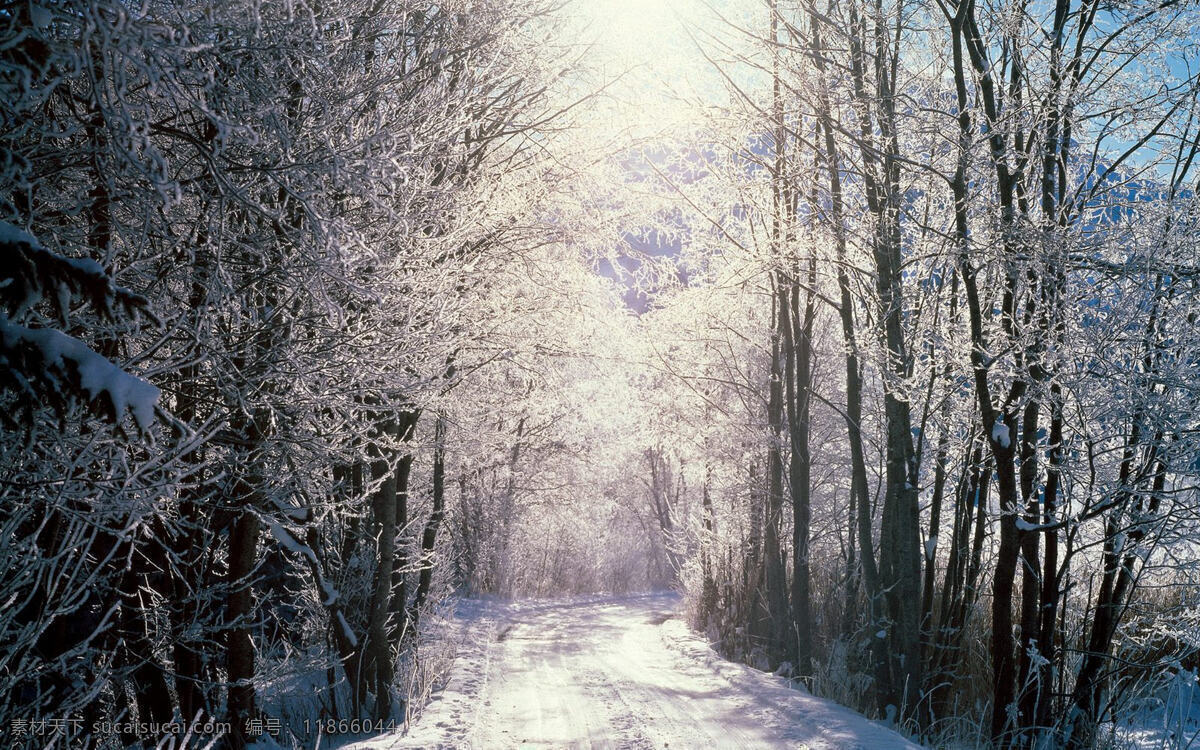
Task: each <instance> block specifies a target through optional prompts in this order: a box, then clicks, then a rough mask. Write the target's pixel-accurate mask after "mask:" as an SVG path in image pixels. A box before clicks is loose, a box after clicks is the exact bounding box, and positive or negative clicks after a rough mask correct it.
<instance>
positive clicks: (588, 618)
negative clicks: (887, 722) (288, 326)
mask: <svg viewBox="0 0 1200 750" xmlns="http://www.w3.org/2000/svg"><path fill="white" fill-rule="evenodd" d="M471 605H472V606H474V607H476V609H475V610H474V611H472V612H471V613H470V614H468V615H467V616H466V622H465V624H464V627H465V635H466V642H465V646H464V647H463V648H462V649H460V652H459V658H458V659H457V660H456V662H455V665H454V668H453V670H452V672H451V676H450V680H449V683H448V684H447V686H446V688H445V690H443V691H442V693H441V694H440V696H439V697H436V698H435V700H434V702H433V703H432V704H431V705H430V706H429V707H428V709H427V710H426V712H425V713H424V715H422V716H421V718H420V719H419V720H418V721H417V722H416V723H415V724H414V726H413V727H412V728H411V731H410V733H409V735H408V736H406V737H400V736H398V735H394V736H390V737H380V738H376V739H374V740H371V741H368V742H362V743H358V744H356V745H354V746H353V747H354V748H357V749H358V750H368V748H369V749H370V750H392V749H395V750H399V749H400V748H433V747H439V748H489V749H490V748H509V747H546V748H551V747H552V748H566V747H578V748H585V747H594V748H759V747H762V748H809V749H811V750H824V749H829V750H833V749H835V748H836V749H837V750H851V749H853V748H863V749H864V750H867V749H869V750H889V749H891V748H915V747H917V746H916V745H913V744H911V743H909V742H907V741H906V740H904V739H902V738H901V737H900V736H899V735H897V734H895V733H893V732H891V731H889V730H887V729H885V728H883V727H882V726H880V725H878V724H875V723H873V722H870V721H867V720H866V719H864V718H863V717H861V716H860V715H858V714H856V713H854V712H852V711H850V710H848V709H846V708H843V707H841V706H838V705H836V704H833V703H829V702H828V701H824V700H821V699H818V698H814V697H812V696H810V695H808V694H806V693H804V692H801V691H797V690H792V689H790V688H788V687H787V686H786V685H785V684H784V682H783V681H782V680H780V679H779V678H776V677H772V676H770V675H766V674H763V673H761V672H758V671H755V670H753V669H750V668H749V667H745V666H742V665H738V664H733V663H730V662H727V661H725V660H723V659H720V658H719V657H717V656H716V655H715V654H714V653H713V652H712V650H711V649H709V648H708V646H707V644H706V643H705V642H704V641H703V640H701V639H700V638H699V637H697V636H695V635H694V634H692V633H691V632H690V631H689V630H688V629H687V627H686V626H685V625H684V624H683V622H682V621H681V620H680V619H679V617H678V615H677V613H676V609H677V607H678V601H677V599H675V598H674V597H672V596H669V595H653V596H642V597H630V598H620V599H605V600H592V601H574V602H550V603H548V602H518V603H512V604H496V603H491V604H487V605H478V604H476V603H471Z"/></svg>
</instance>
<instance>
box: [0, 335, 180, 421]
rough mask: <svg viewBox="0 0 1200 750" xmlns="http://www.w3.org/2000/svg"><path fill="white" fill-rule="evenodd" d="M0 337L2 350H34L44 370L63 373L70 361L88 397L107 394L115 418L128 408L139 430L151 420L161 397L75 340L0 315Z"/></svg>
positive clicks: (137, 379)
mask: <svg viewBox="0 0 1200 750" xmlns="http://www.w3.org/2000/svg"><path fill="white" fill-rule="evenodd" d="M0 337H2V338H3V341H4V348H5V349H14V348H16V347H17V346H19V345H20V344H21V343H22V342H25V343H27V344H31V345H33V346H35V347H37V349H38V351H39V352H40V353H41V355H42V360H43V362H44V364H45V366H46V367H47V368H48V369H49V368H53V369H55V370H59V371H64V370H65V369H66V363H67V362H68V361H69V362H71V363H72V364H73V365H74V366H75V370H76V372H78V374H79V381H80V386H81V387H82V388H83V389H84V390H85V391H87V393H88V397H89V398H92V399H96V398H99V397H100V396H101V394H104V395H107V396H108V399H109V401H110V402H111V403H112V406H113V411H114V413H115V414H116V415H117V418H118V419H120V418H122V417H123V416H124V414H125V410H126V409H128V410H129V412H130V413H131V414H132V415H133V419H134V421H135V422H136V423H137V426H138V428H139V429H141V430H146V429H148V428H149V427H150V425H151V423H152V422H153V421H154V407H155V405H156V404H158V399H159V396H160V395H161V394H160V392H159V390H158V388H156V387H155V386H153V385H151V384H150V383H148V382H146V381H145V380H142V379H141V378H139V377H137V376H135V375H130V374H129V373H127V372H125V371H124V370H122V369H121V368H120V367H117V366H116V365H114V364H113V363H112V362H110V361H109V360H108V359H106V358H105V357H102V356H101V355H99V354H97V353H96V352H94V351H92V350H91V349H90V348H89V347H88V346H87V344H85V343H83V342H82V341H80V340H79V339H77V338H74V337H72V336H68V335H67V334H65V333H63V332H62V331H56V330H54V329H53V328H26V327H25V326H22V325H18V324H16V323H13V322H12V321H10V320H9V319H8V318H7V317H4V316H2V315H0Z"/></svg>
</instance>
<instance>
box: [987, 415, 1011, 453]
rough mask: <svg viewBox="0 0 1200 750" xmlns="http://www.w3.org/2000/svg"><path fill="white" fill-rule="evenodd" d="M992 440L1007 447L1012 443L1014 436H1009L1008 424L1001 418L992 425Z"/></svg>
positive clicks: (1002, 446)
mask: <svg viewBox="0 0 1200 750" xmlns="http://www.w3.org/2000/svg"><path fill="white" fill-rule="evenodd" d="M992 440H993V441H994V442H995V443H996V444H998V445H999V446H1000V447H1001V448H1007V447H1008V446H1010V445H1012V437H1010V436H1009V433H1008V425H1006V424H1004V423H1003V422H1001V421H1000V420H999V419H997V420H996V423H995V424H993V425H992Z"/></svg>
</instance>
